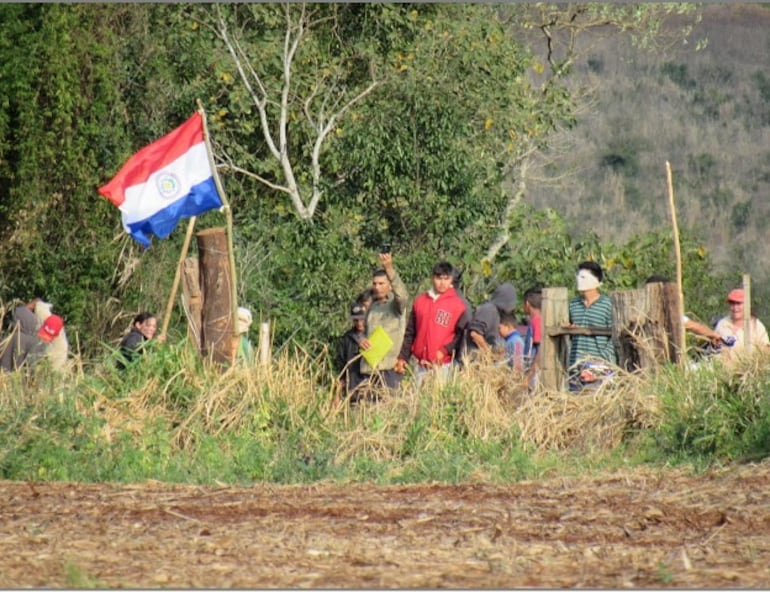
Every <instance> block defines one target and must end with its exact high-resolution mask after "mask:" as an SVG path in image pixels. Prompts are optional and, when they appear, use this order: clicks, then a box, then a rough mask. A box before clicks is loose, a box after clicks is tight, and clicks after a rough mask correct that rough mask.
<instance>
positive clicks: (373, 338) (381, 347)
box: [361, 325, 393, 369]
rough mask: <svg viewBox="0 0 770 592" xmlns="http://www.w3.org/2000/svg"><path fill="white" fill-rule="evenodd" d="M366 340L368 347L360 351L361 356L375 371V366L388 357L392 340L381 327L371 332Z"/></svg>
mask: <svg viewBox="0 0 770 592" xmlns="http://www.w3.org/2000/svg"><path fill="white" fill-rule="evenodd" d="M368 339H369V346H370V347H369V349H366V350H364V349H362V350H361V355H362V356H363V357H364V360H366V361H367V363H368V364H369V365H370V366H371V367H372V368H375V369H376V368H377V364H379V363H380V362H382V360H383V358H384V357H385V356H386V355H388V352H389V351H390V348H391V347H393V340H392V339H391V338H390V336H389V335H388V334H387V333H386V332H385V329H383V328H382V325H380V326H379V327H377V328H376V329H375V330H374V331H372V334H371V335H370V336H369V337H368Z"/></svg>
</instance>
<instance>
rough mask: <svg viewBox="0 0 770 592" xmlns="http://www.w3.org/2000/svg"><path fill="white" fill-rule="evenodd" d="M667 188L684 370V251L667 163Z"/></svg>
mask: <svg viewBox="0 0 770 592" xmlns="http://www.w3.org/2000/svg"><path fill="white" fill-rule="evenodd" d="M666 187H667V188H668V205H669V209H670V210H671V224H672V226H673V229H674V253H675V254H676V289H677V294H678V296H679V297H678V298H677V300H678V303H677V311H676V312H677V319H678V321H679V322H678V326H679V339H680V340H681V344H682V351H681V352H679V365H680V366H681V367H682V368H684V367H685V365H686V362H687V345H686V341H685V339H686V337H685V329H684V320H683V319H684V291H683V290H682V249H681V247H680V245H679V226H678V225H677V221H676V206H675V205H674V181H673V178H672V173H671V164H670V163H669V162H668V161H666Z"/></svg>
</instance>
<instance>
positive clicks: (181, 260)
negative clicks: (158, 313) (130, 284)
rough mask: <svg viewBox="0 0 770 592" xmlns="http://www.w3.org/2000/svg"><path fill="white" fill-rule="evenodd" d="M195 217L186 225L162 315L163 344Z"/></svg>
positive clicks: (160, 339)
mask: <svg viewBox="0 0 770 592" xmlns="http://www.w3.org/2000/svg"><path fill="white" fill-rule="evenodd" d="M195 218H196V217H195V216H192V217H191V218H190V221H189V222H188V223H187V234H185V237H184V244H183V245H182V253H181V254H180V256H179V262H178V263H177V264H176V273H175V274H174V283H173V284H172V286H171V294H170V295H169V297H168V303H167V304H166V314H165V315H163V327H162V328H161V330H160V335H159V336H158V341H160V342H163V341H165V339H166V331H168V325H169V323H170V322H171V311H172V309H173V308H174V300H175V299H176V293H177V290H178V289H179V281H180V280H181V278H182V265H184V260H185V258H186V257H187V250H188V249H189V248H190V239H192V234H193V228H194V227H195Z"/></svg>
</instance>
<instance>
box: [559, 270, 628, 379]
mask: <svg viewBox="0 0 770 592" xmlns="http://www.w3.org/2000/svg"><path fill="white" fill-rule="evenodd" d="M603 279H604V273H603V272H602V268H601V266H600V265H599V264H598V263H596V262H595V261H583V262H582V263H580V264H579V265H578V269H577V275H576V277H575V280H576V283H577V290H578V292H580V296H576V297H575V298H573V299H572V300H571V301H570V303H569V322H570V326H572V327H601V328H611V327H612V300H611V299H610V297H609V296H607V295H606V294H602V293H601V292H600V291H599V287H600V286H601V284H602V280H603ZM591 359H594V360H597V359H598V360H605V361H606V362H609V363H610V364H617V363H618V358H617V354H616V353H615V344H614V343H613V342H612V336H610V335H572V336H571V338H570V348H569V373H570V387H571V388H572V389H573V390H579V389H580V388H582V387H583V386H584V385H585V384H588V383H592V382H595V381H596V380H597V378H598V376H597V375H596V373H595V372H592V371H591V369H590V365H591Z"/></svg>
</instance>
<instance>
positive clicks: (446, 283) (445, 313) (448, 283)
mask: <svg viewBox="0 0 770 592" xmlns="http://www.w3.org/2000/svg"><path fill="white" fill-rule="evenodd" d="M453 272H454V269H453V267H452V264H451V263H448V262H447V261H440V262H438V263H436V264H435V265H434V266H433V270H432V272H431V282H432V287H431V288H430V289H429V290H428V291H427V292H423V293H422V294H420V295H419V296H417V298H415V300H414V304H413V305H412V312H411V314H410V315H409V320H408V321H407V324H406V331H405V332H404V341H403V344H402V345H401V352H400V353H399V355H398V360H397V362H396V372H399V373H402V374H403V372H404V371H405V370H406V365H407V363H408V362H409V359H410V358H411V357H412V356H414V358H415V360H416V362H417V372H418V375H419V374H420V373H422V372H425V371H427V370H431V369H434V368H436V369H442V370H444V371H446V370H448V368H449V367H450V365H451V364H452V362H453V360H455V358H456V357H457V352H458V348H459V347H460V344H461V342H462V338H463V333H464V331H465V324H464V319H465V318H466V317H465V315H466V310H467V309H466V305H465V303H464V302H463V300H462V298H460V296H459V295H458V294H457V292H456V291H455V289H454V288H453V287H452V282H453Z"/></svg>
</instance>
